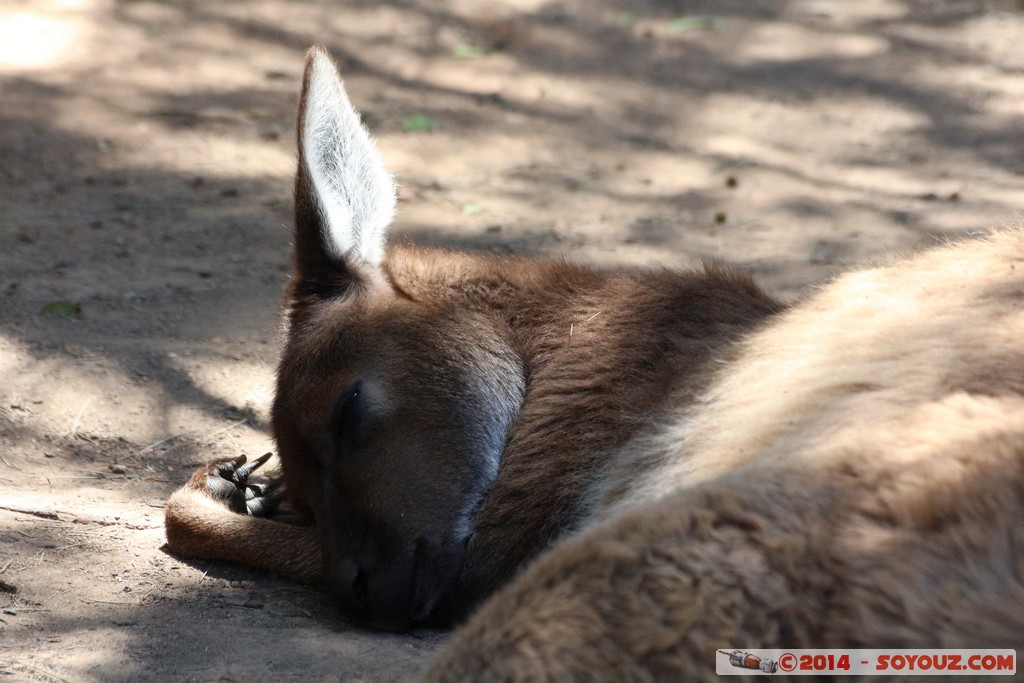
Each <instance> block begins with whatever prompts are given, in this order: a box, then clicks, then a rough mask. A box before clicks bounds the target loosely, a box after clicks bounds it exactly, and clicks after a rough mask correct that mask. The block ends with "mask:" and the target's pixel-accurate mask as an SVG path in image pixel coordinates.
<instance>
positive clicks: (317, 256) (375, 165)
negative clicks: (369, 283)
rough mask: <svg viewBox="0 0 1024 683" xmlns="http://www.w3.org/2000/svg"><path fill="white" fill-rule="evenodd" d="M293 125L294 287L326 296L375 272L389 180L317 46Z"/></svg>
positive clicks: (391, 209)
mask: <svg viewBox="0 0 1024 683" xmlns="http://www.w3.org/2000/svg"><path fill="white" fill-rule="evenodd" d="M297 126H298V141H299V167H298V171H297V173H296V176H295V269H296V271H297V275H298V280H299V281H298V283H297V284H298V286H299V288H300V291H302V292H304V293H306V294H313V295H316V296H331V295H333V294H336V293H338V292H340V291H343V290H347V289H348V288H350V287H351V286H353V285H358V284H359V283H360V282H362V281H365V280H367V279H368V278H369V279H373V278H374V273H375V272H379V271H380V264H381V261H382V260H383V258H384V241H385V238H386V236H387V229H388V225H390V223H391V220H392V218H393V217H394V214H395V182H394V180H393V179H392V177H391V175H390V174H389V173H388V171H387V169H386V168H384V162H383V160H382V159H381V158H380V155H379V154H378V153H377V150H376V148H375V147H374V145H373V141H372V140H371V139H370V134H369V132H368V131H367V130H366V128H365V127H364V126H363V124H362V123H361V122H360V120H359V114H358V113H357V112H356V110H355V109H353V108H352V103H351V102H349V99H348V95H346V94H345V88H344V86H343V85H342V83H341V78H340V77H339V76H338V69H337V66H336V65H335V64H334V61H333V60H332V59H331V57H330V55H328V54H327V51H326V50H325V49H324V48H323V47H322V46H320V45H317V46H314V47H313V48H312V49H310V51H309V53H308V54H307V55H306V71H305V75H304V77H303V81H302V97H301V100H300V102H299V116H298V124H297Z"/></svg>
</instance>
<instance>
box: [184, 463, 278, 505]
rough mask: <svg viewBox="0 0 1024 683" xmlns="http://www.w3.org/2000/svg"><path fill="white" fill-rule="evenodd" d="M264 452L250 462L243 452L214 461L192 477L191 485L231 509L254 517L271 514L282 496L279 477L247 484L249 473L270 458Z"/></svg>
mask: <svg viewBox="0 0 1024 683" xmlns="http://www.w3.org/2000/svg"><path fill="white" fill-rule="evenodd" d="M271 455H272V454H271V453H264V454H263V455H261V456H260V457H258V458H256V459H255V460H253V461H252V462H247V460H248V458H247V457H246V456H245V455H244V454H243V455H240V456H238V457H237V458H229V459H225V460H215V461H214V462H212V463H210V464H209V465H206V466H205V467H202V468H200V469H199V470H198V471H196V473H195V474H194V475H193V476H192V480H191V482H190V484H191V486H192V487H193V488H196V489H199V490H201V491H204V492H205V493H206V494H207V495H208V496H210V497H211V498H213V499H214V500H217V501H220V502H221V503H223V504H224V505H226V506H227V507H228V509H230V510H231V511H232V512H237V513H239V514H243V515H253V516H255V517H267V516H270V515H272V514H273V513H274V512H275V511H276V510H277V508H278V506H279V505H280V504H281V501H282V500H283V499H284V487H283V486H282V485H281V482H280V481H279V480H271V481H269V482H261V483H249V476H250V475H251V474H252V473H253V472H255V471H256V470H258V469H259V468H260V467H261V466H263V464H264V463H266V462H267V460H269V459H270V458H271Z"/></svg>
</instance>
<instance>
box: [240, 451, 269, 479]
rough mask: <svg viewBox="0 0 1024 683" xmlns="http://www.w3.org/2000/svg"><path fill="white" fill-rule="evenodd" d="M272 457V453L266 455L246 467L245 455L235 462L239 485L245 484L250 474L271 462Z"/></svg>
mask: <svg viewBox="0 0 1024 683" xmlns="http://www.w3.org/2000/svg"><path fill="white" fill-rule="evenodd" d="M271 455H272V453H264V454H263V455H261V456H260V457H258V458H256V459H255V460H253V461H252V462H251V463H249V464H248V465H245V455H241V456H239V458H238V459H237V460H235V477H234V479H235V481H236V482H237V483H239V484H243V483H245V480H246V479H248V478H249V475H250V474H252V473H253V472H255V471H256V470H258V469H259V468H260V467H262V466H263V464H264V463H265V462H267V460H270V456H271ZM243 465H244V466H243Z"/></svg>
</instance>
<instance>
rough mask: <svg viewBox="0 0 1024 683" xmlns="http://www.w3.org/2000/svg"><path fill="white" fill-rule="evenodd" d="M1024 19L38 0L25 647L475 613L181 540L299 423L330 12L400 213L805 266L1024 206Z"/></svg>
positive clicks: (23, 87) (12, 594)
mask: <svg viewBox="0 0 1024 683" xmlns="http://www.w3.org/2000/svg"><path fill="white" fill-rule="evenodd" d="M481 7H486V9H480V8H481ZM1022 35H1024V11H1022V8H1021V6H1020V3H1016V2H1009V1H996V0H992V1H988V2H982V1H975V0H948V1H944V0H920V1H918V0H904V1H896V0H864V1H863V2H841V1H839V0H833V1H820V0H818V1H797V0H790V1H774V2H765V1H751V0H734V1H726V0H722V1H719V2H705V3H698V2H686V1H678V2H666V1H664V0H662V1H660V2H659V1H655V0H647V1H640V2H627V1H625V0H564V1H563V0H553V1H550V2H548V1H545V0H498V1H496V2H490V3H480V2H476V1H474V0H452V1H450V2H429V1H428V0H397V1H396V2H391V3H381V2H378V1H376V0H374V1H372V2H371V1H370V0H352V1H351V2H347V3H334V2H327V1H326V0H324V1H322V2H306V1H302V2H297V1H289V0H254V1H252V2H245V3H239V2H214V1H209V0H184V1H176V2H169V1H159V0H131V1H128V0H53V1H49V2H48V1H44V0H7V1H6V2H4V3H3V4H2V6H0V209H2V214H0V239H2V241H0V245H2V249H0V465H2V466H0V680H12V681H23V680H25V681H119V680H125V681H128V680H131V681H135V680H188V681H192V680H194V681H241V680H246V681H262V680H302V681H315V680H341V679H343V680H371V679H373V680H377V679H381V680H387V679H395V678H402V677H406V676H409V675H410V674H412V673H414V672H415V671H416V670H417V668H418V667H420V666H422V664H423V662H424V661H425V660H426V659H427V658H428V657H429V656H430V654H431V653H432V652H433V651H434V650H435V649H436V648H437V647H438V646H439V645H440V643H441V642H442V640H443V635H441V634H436V633H416V634H412V635H409V636H402V637H398V636H387V635H380V634H375V633H368V632H366V631H362V630H359V629H356V628H353V627H351V626H349V625H346V624H345V623H343V622H342V621H340V620H339V619H338V618H337V617H336V616H335V614H334V613H333V611H332V609H331V605H330V603H329V601H327V600H325V599H324V598H323V596H321V595H319V594H318V593H316V592H315V591H312V590H310V589H307V588H304V587H301V586H295V585H292V584H289V583H287V582H284V581H281V580H278V579H275V578H273V577H268V576H265V575H262V574H260V573H258V572H252V571H248V570H245V569H241V568H236V567H228V566H220V565H213V564H209V563H201V562H200V563H188V562H183V561H181V560H179V559H177V558H175V557H172V556H170V555H168V554H167V553H165V552H164V551H163V550H162V549H161V545H162V543H163V532H162V528H161V519H162V510H161V508H162V504H163V502H162V501H163V500H164V498H165V497H166V496H167V494H168V493H169V492H170V491H172V490H173V489H174V488H176V487H177V486H178V485H179V484H180V483H182V482H183V481H184V480H185V478H186V477H187V475H188V473H189V472H190V471H191V470H192V469H193V468H194V467H196V466H197V465H198V464H199V463H202V462H204V461H205V460H207V459H209V458H212V457H214V456H222V455H231V454H237V453H239V452H246V453H249V454H252V455H256V454H259V453H262V452H264V451H266V450H269V449H270V448H271V443H270V440H269V438H268V436H267V407H268V401H269V397H270V393H271V388H272V373H273V366H274V362H275V357H276V353H277V341H276V338H275V334H276V333H275V325H276V322H277V306H278V299H279V295H280V290H281V287H282V284H283V282H284V281H285V279H286V277H287V272H288V261H289V254H288V244H289V228H288V225H289V223H290V217H289V203H290V198H289V193H290V184H291V173H292V170H293V163H294V161H293V159H294V157H293V151H292V150H293V144H294V135H293V129H292V126H293V123H292V117H293V111H294V107H295V103H296V98H297V90H298V82H299V76H300V70H301V67H302V59H303V53H304V51H305V49H306V48H307V46H308V45H310V44H311V43H313V42H316V41H321V42H324V43H326V44H327V45H328V46H329V47H330V49H331V50H332V51H333V53H334V54H335V55H336V56H337V58H338V60H339V62H340V64H341V66H342V69H343V72H344V74H345V76H346V78H347V83H348V86H349V89H350V91H351V94H352V99H353V100H354V101H355V103H356V104H357V106H358V107H360V108H361V109H362V110H363V111H364V112H365V115H366V120H367V121H368V123H369V125H370V126H371V127H372V129H373V131H374V133H375V135H376V137H377V139H378V141H379V144H380V147H381V149H382V151H383V154H384V156H385V157H386V159H387V161H388V163H389V164H390V166H391V168H392V169H393V170H394V171H395V172H396V173H397V175H398V177H399V180H400V182H401V195H402V199H403V201H402V203H401V205H400V217H399V219H398V223H397V225H396V233H398V234H400V235H406V236H408V238H410V239H413V240H416V241H422V242H427V243H435V244H436V243H439V244H448V245H459V246H464V247H470V248H483V249H493V250H497V251H501V252H505V251H511V252H521V253H535V254H545V255H564V256H567V257H571V258H575V259H580V260H583V261H586V262H590V263H594V264H601V265H607V264H612V263H617V262H624V263H652V262H660V263H681V264H690V263H694V262H696V261H698V260H699V259H702V258H708V257H716V258H725V259H728V260H731V261H734V262H737V263H739V264H741V265H743V266H744V267H746V268H748V269H750V270H751V271H753V272H754V273H755V274H756V275H757V276H758V277H759V278H760V279H761V280H762V281H763V282H765V283H766V284H767V285H769V286H770V287H772V288H774V289H775V290H776V291H779V292H782V293H783V294H785V295H787V296H799V295H800V293H801V292H804V291H806V289H807V288H808V287H810V286H813V284H814V283H817V282H821V281H822V280H824V279H826V278H828V277H829V276H830V275H831V274H833V273H835V272H837V271H838V270H840V269H843V268H845V267H847V266H848V265H849V264H856V263H861V262H865V261H869V260H871V259H872V258H875V257H878V256H880V255H883V254H886V253H890V252H892V251H895V250H904V249H908V248H916V247H920V246H923V245H927V244H930V243H932V242H933V241H934V240H935V239H937V238H939V237H941V236H943V235H949V234H956V233H962V232H965V231H971V230H977V229H982V228H985V227H987V226H991V225H998V224H1001V223H1008V222H1013V221H1015V220H1017V218H1018V215H1019V213H1018V212H1019V211H1020V210H1021V209H1022V207H1024V50H1021V49H1020V36H1022ZM406 128H413V130H406ZM418 128H428V129H429V130H416V129H418Z"/></svg>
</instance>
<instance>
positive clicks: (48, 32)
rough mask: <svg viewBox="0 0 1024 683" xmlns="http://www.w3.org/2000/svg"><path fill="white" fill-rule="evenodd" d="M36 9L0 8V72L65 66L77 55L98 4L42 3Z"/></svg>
mask: <svg viewBox="0 0 1024 683" xmlns="http://www.w3.org/2000/svg"><path fill="white" fill-rule="evenodd" d="M46 4H47V5H48V6H47V7H43V8H40V10H38V11H36V10H25V9H22V8H21V7H19V6H18V5H17V3H16V4H15V7H13V8H4V7H0V69H4V70H10V71H12V72H14V73H18V72H31V71H37V70H41V69H51V68H54V67H57V66H64V65H67V64H68V62H70V61H71V60H72V59H74V58H75V57H77V56H80V54H81V46H82V44H83V43H85V44H88V43H89V41H90V40H91V38H92V32H93V29H94V27H95V24H94V23H93V18H94V17H93V15H92V13H93V12H95V11H96V10H97V9H98V8H99V7H100V6H101V5H102V4H105V3H101V2H94V1H92V0H62V1H57V0H54V1H53V2H49V3H46Z"/></svg>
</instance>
